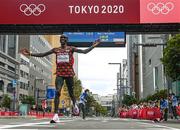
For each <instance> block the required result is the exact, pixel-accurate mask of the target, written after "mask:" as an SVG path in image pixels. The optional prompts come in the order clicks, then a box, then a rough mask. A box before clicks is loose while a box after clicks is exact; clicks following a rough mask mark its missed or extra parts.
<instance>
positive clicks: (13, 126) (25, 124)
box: [0, 120, 73, 129]
mask: <svg viewBox="0 0 180 130" xmlns="http://www.w3.org/2000/svg"><path fill="white" fill-rule="evenodd" d="M70 121H73V120H63V121H59V122H57V123H63V122H70ZM43 124H50V123H49V121H48V122H47V121H46V122H38V123H24V124H18V125H4V126H0V129H8V128H15V127H22V126H36V125H43Z"/></svg>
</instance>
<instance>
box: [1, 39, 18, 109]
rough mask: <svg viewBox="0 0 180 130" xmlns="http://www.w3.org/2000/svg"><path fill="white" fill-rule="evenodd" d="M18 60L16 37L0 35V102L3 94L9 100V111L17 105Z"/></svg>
mask: <svg viewBox="0 0 180 130" xmlns="http://www.w3.org/2000/svg"><path fill="white" fill-rule="evenodd" d="M18 79H19V60H18V36H17V35H0V101H2V99H3V97H4V95H5V94H7V95H8V96H9V97H10V98H11V109H14V110H15V109H16V107H17V104H18V98H19V97H18V91H17V90H18V83H17V80H18Z"/></svg>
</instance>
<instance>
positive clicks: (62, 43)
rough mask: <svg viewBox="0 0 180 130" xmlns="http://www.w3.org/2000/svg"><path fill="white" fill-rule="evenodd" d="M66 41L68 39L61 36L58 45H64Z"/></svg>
mask: <svg viewBox="0 0 180 130" xmlns="http://www.w3.org/2000/svg"><path fill="white" fill-rule="evenodd" d="M67 41H68V38H67V37H66V36H61V37H60V43H61V45H65V44H66V43H67Z"/></svg>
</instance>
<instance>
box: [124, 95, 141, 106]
mask: <svg viewBox="0 0 180 130" xmlns="http://www.w3.org/2000/svg"><path fill="white" fill-rule="evenodd" d="M122 103H123V104H125V105H127V106H130V105H132V104H134V103H137V99H136V98H134V97H133V96H130V95H124V99H123V101H122Z"/></svg>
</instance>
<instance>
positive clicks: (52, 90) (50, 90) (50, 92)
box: [46, 88, 56, 99]
mask: <svg viewBox="0 0 180 130" xmlns="http://www.w3.org/2000/svg"><path fill="white" fill-rule="evenodd" d="M55 93H56V90H55V88H47V93H46V98H47V99H54V98H55Z"/></svg>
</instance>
